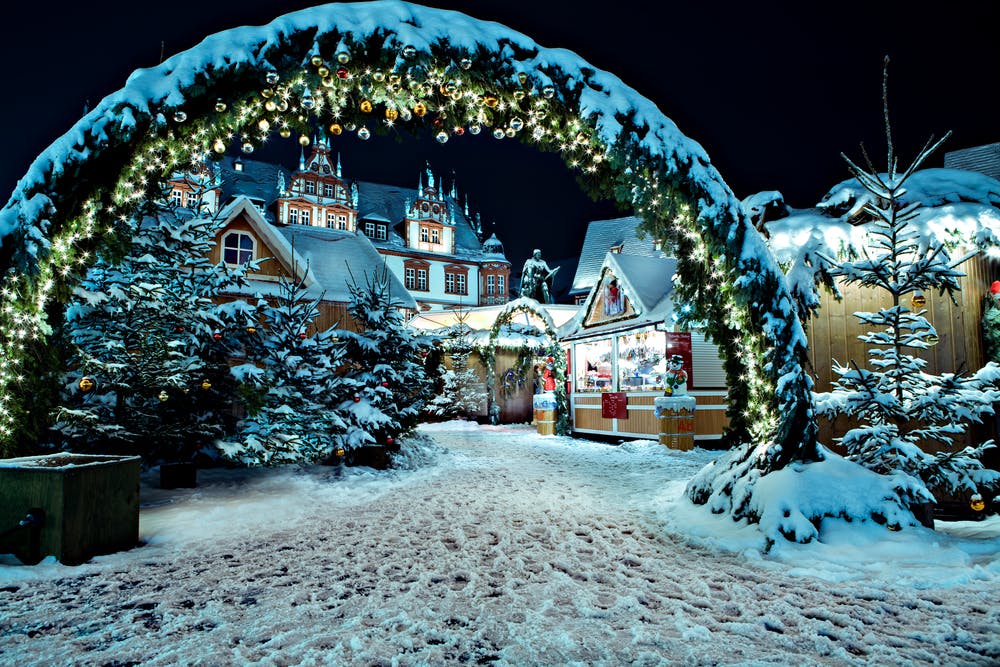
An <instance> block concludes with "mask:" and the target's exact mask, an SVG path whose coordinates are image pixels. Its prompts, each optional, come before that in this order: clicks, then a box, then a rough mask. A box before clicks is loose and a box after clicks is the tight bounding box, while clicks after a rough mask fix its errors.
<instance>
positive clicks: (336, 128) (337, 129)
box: [330, 123, 344, 137]
mask: <svg viewBox="0 0 1000 667" xmlns="http://www.w3.org/2000/svg"><path fill="white" fill-rule="evenodd" d="M343 131H344V128H343V127H341V126H340V123H330V134H332V135H333V136H335V137H339V136H340V133H341V132H343Z"/></svg>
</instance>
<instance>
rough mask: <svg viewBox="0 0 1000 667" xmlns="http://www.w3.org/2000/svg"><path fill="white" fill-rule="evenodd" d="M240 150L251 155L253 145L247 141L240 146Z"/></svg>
mask: <svg viewBox="0 0 1000 667" xmlns="http://www.w3.org/2000/svg"><path fill="white" fill-rule="evenodd" d="M240 150H241V151H243V152H244V153H253V144H251V143H250V142H249V141H244V142H243V145H242V146H240Z"/></svg>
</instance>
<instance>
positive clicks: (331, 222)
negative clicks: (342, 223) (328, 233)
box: [326, 213, 337, 229]
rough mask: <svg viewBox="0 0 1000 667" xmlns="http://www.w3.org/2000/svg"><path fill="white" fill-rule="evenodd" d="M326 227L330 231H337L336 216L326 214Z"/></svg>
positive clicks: (334, 214)
mask: <svg viewBox="0 0 1000 667" xmlns="http://www.w3.org/2000/svg"><path fill="white" fill-rule="evenodd" d="M326 226H327V227H329V228H330V229H337V214H336V213H327V214H326Z"/></svg>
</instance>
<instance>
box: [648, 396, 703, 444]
mask: <svg viewBox="0 0 1000 667" xmlns="http://www.w3.org/2000/svg"><path fill="white" fill-rule="evenodd" d="M697 403H698V402H697V401H696V400H695V398H694V396H658V397H657V398H656V399H655V400H654V401H653V405H654V406H655V413H654V414H655V415H656V417H657V419H659V420H660V444H661V445H666V446H667V447H669V448H670V449H681V450H684V451H688V450H691V449H694V409H695V406H696V405H697Z"/></svg>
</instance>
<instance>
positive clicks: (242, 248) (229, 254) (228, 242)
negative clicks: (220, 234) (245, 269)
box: [222, 232, 254, 265]
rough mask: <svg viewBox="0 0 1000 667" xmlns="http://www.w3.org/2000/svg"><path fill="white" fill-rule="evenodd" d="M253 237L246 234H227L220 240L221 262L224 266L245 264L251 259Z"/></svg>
mask: <svg viewBox="0 0 1000 667" xmlns="http://www.w3.org/2000/svg"><path fill="white" fill-rule="evenodd" d="M253 246H254V242H253V237H252V236H250V235H249V234H247V233H246V232H229V233H228V234H226V236H225V238H224V239H223V240H222V260H223V261H224V262H225V263H226V264H237V265H238V264H246V263H247V262H249V261H250V260H252V259H253Z"/></svg>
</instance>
